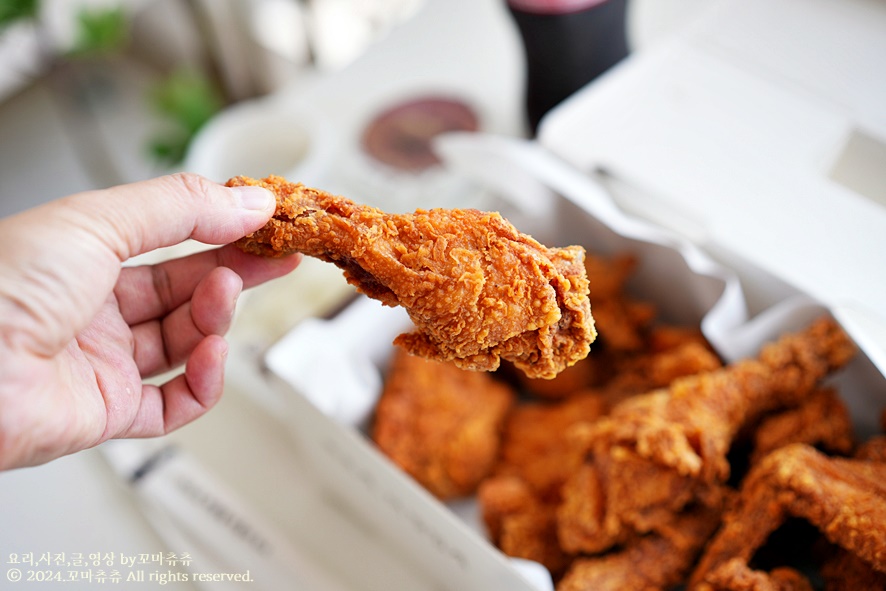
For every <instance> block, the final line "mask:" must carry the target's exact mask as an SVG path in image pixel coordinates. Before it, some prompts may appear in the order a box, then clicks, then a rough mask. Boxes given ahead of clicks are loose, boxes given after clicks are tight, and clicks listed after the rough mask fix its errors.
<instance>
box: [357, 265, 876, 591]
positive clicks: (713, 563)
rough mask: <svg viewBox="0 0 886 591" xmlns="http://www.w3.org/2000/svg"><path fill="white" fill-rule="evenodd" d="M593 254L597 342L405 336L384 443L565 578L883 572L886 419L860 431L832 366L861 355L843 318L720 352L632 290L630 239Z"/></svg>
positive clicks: (797, 578) (443, 493) (784, 580)
mask: <svg viewBox="0 0 886 591" xmlns="http://www.w3.org/2000/svg"><path fill="white" fill-rule="evenodd" d="M585 265H586V270H587V275H588V278H589V281H590V286H591V287H590V299H591V303H592V308H593V311H594V316H595V319H596V326H597V330H598V331H599V338H598V340H597V342H596V343H595V345H594V352H593V353H592V354H591V355H590V356H588V357H587V358H586V359H584V360H581V361H579V362H578V363H576V364H574V365H573V366H572V367H569V368H568V369H566V370H565V371H563V372H562V373H561V374H560V375H559V376H557V378H556V379H553V380H539V379H530V378H527V377H526V376H525V375H522V374H520V373H519V372H508V371H507V370H508V367H503V368H502V370H501V371H499V372H498V374H496V375H491V374H481V373H472V372H465V371H463V370H461V369H459V368H457V367H454V366H452V365H450V364H447V363H441V362H438V361H433V360H426V359H419V358H416V357H411V356H409V355H408V354H406V353H405V352H397V353H396V354H395V357H394V360H393V362H392V365H391V367H390V370H389V374H388V379H387V384H386V387H385V390H384V392H383V395H382V398H381V401H380V403H379V405H378V407H377V411H376V415H375V422H374V427H373V431H372V436H373V439H374V441H375V442H376V444H377V445H378V447H379V448H380V449H381V450H382V451H383V452H384V453H386V454H387V455H388V456H389V457H391V458H392V459H393V460H394V461H395V462H396V463H397V464H398V465H400V466H401V467H402V468H403V469H404V470H405V471H406V472H407V473H408V474H409V475H410V476H412V477H413V478H414V479H416V480H417V481H418V482H419V483H421V484H422V485H423V486H425V487H426V488H427V489H428V490H429V491H431V492H432V493H434V494H435V495H436V496H438V497H439V498H440V499H441V500H444V501H445V500H450V499H455V498H458V497H464V496H467V495H476V497H477V499H478V501H479V504H480V507H481V511H482V516H483V519H484V521H485V524H486V527H487V530H488V533H489V536H490V538H491V540H492V541H493V542H494V543H495V544H496V545H497V546H498V547H499V548H500V549H501V550H502V551H503V552H504V553H505V554H508V555H510V556H514V557H520V558H526V559H531V560H535V561H537V562H539V563H541V564H543V565H545V566H546V567H547V568H548V569H549V570H550V572H551V573H552V575H553V577H554V580H555V581H556V588H557V591H608V590H619V591H631V590H644V591H651V590H667V589H673V588H686V589H688V590H690V591H696V590H697V591H725V590H734V591H750V590H754V591H776V590H781V591H787V590H792V591H806V590H809V591H811V590H812V589H813V588H816V587H814V586H813V582H815V583H816V584H817V585H818V586H819V588H821V586H822V585H823V588H824V589H827V590H842V589H846V590H849V589H865V590H868V589H884V588H886V463H884V462H886V437H875V438H873V439H871V440H869V441H867V442H865V443H864V444H862V445H858V444H857V442H856V438H855V435H854V432H853V425H852V424H851V421H850V416H849V412H848V410H847V408H846V405H845V404H844V402H843V401H842V400H841V398H840V395H839V393H838V392H837V391H836V390H835V389H834V388H833V387H830V386H827V385H823V384H822V382H823V380H825V379H826V378H828V377H829V376H831V375H832V374H833V373H834V372H837V371H839V370H840V369H841V368H842V367H843V366H845V365H846V364H847V363H848V362H849V361H850V360H851V359H852V358H853V356H854V355H855V353H856V348H855V346H854V344H853V343H852V342H851V341H850V339H849V338H848V336H847V335H846V334H845V333H844V332H843V330H842V329H841V328H840V327H839V326H838V325H837V324H836V323H835V322H834V321H833V320H832V319H830V318H829V317H823V318H820V319H818V320H817V321H815V322H813V323H812V324H810V325H809V326H807V327H806V328H804V329H803V330H801V331H800V332H797V333H795V334H787V335H783V336H782V337H780V338H778V339H777V340H775V341H774V342H771V343H769V344H767V345H765V346H764V347H763V348H762V349H761V350H760V351H759V353H758V354H757V356H756V357H754V358H750V359H745V360H742V361H737V362H734V363H731V364H727V365H724V364H723V363H722V362H721V360H720V358H719V357H718V356H717V355H716V354H715V352H714V351H713V349H712V348H711V347H710V346H709V344H708V343H707V342H706V340H705V339H704V337H703V336H702V334H701V332H700V330H699V329H698V328H697V327H682V326H673V325H667V324H664V323H662V322H661V321H660V320H659V319H658V318H657V313H656V310H655V307H654V306H653V305H652V304H650V303H649V302H645V301H638V300H636V299H633V298H631V297H630V296H629V295H628V294H627V290H626V287H625V286H626V283H627V282H628V280H629V279H630V277H631V276H632V273H633V271H634V269H635V267H636V265H637V261H636V259H635V258H634V257H632V256H631V255H627V254H621V255H616V256H612V257H599V256H590V255H589V256H588V257H587V259H586V261H585ZM500 374H504V375H500ZM810 577H811V578H810Z"/></svg>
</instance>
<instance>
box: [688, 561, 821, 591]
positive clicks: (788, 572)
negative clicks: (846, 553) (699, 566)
mask: <svg viewBox="0 0 886 591" xmlns="http://www.w3.org/2000/svg"><path fill="white" fill-rule="evenodd" d="M705 584H706V585H709V591H813V587H812V583H810V582H809V579H808V578H806V577H805V576H804V575H803V574H802V573H800V572H799V571H797V570H795V569H793V568H790V567H779V568H775V569H772V571H771V572H768V573H767V572H763V571H759V570H753V569H752V568H750V567H749V566H748V565H747V563H746V562H744V561H742V560H740V559H733V560H730V561H728V562H726V563H725V564H722V565H720V566H719V567H718V568H717V570H716V571H715V572H713V573H711V574H710V575H709V576H708V578H707V581H706V583H705Z"/></svg>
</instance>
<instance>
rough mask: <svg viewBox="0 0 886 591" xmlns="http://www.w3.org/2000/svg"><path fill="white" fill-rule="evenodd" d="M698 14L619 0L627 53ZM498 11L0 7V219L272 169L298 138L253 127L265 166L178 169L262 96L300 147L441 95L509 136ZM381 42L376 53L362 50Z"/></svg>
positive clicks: (521, 119) (12, 1) (517, 44)
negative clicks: (624, 8)
mask: <svg viewBox="0 0 886 591" xmlns="http://www.w3.org/2000/svg"><path fill="white" fill-rule="evenodd" d="M516 4H517V5H519V4H520V3H519V2H517V3H516ZM530 4H531V3H530ZM553 4H556V3H553ZM567 4H568V3H567ZM592 4H593V3H592ZM620 4H624V3H623V2H621V3H620ZM703 4H706V3H705V2H701V1H700V0H655V1H651V0H646V1H644V0H634V1H633V2H631V3H629V6H628V9H629V12H630V14H629V21H628V23H627V27H628V36H629V37H630V42H631V45H632V46H633V47H637V46H641V45H646V44H651V43H653V42H654V41H656V40H657V39H658V38H660V37H662V36H665V35H666V34H667V33H668V32H669V31H671V30H673V29H675V28H677V27H679V26H680V25H681V24H682V22H683V21H684V20H686V19H688V18H690V17H692V16H694V15H695V13H697V12H698V11H699V8H700V6H701V5H703ZM512 17H513V15H512V14H508V10H507V7H506V4H505V1H504V0H482V1H476V2H464V1H458V2H440V1H435V0H214V1H209V0H156V1H147V0H0V129H2V134H0V215H8V214H11V213H14V212H16V211H20V210H21V209H23V208H25V207H28V206H30V205H33V204H36V203H40V202H42V201H46V200H49V199H53V198H56V197H60V196H62V195H66V194H70V193H73V192H76V191H80V190H84V189H90V188H96V187H105V186H110V185H114V184H118V183H122V182H130V181H134V180H139V179H143V178H147V177H150V176H154V175H158V174H162V173H165V172H169V171H174V170H181V169H183V168H187V167H188V166H189V165H190V166H191V168H195V167H196V168H203V170H198V172H203V173H208V174H210V175H212V174H251V173H253V172H255V173H262V172H264V173H267V172H277V173H280V174H283V173H285V172H288V168H287V165H288V164H291V162H288V161H287V157H286V154H285V152H286V150H289V151H290V152H291V153H292V159H293V161H294V160H298V159H299V158H302V157H304V156H305V154H304V153H299V151H301V152H304V151H305V150H306V147H305V144H304V142H303V141H302V143H299V141H300V140H299V138H298V137H290V138H289V139H288V140H286V139H285V138H280V137H276V135H282V132H280V131H278V132H277V134H275V137H268V134H267V132H266V131H265V130H264V129H262V128H261V126H262V125H266V123H265V120H266V119H269V117H266V118H263V119H262V118H259V119H262V120H261V121H256V122H255V123H254V125H253V124H250V125H249V126H250V127H251V128H252V130H253V132H254V133H253V134H252V135H255V134H256V133H257V134H264V135H265V138H264V140H265V150H264V151H263V152H262V153H260V154H258V156H257V158H258V160H259V161H262V162H266V163H268V164H269V165H270V166H269V167H270V168H271V169H272V170H260V171H254V170H245V169H246V168H249V166H247V165H246V163H245V161H244V160H242V159H240V158H233V160H232V162H231V165H232V168H231V169H224V167H222V169H220V170H216V169H214V168H213V167H211V166H209V164H207V163H206V160H207V159H209V160H213V161H214V164H218V163H219V159H220V158H221V156H219V155H217V154H212V155H208V154H203V153H201V154H199V155H197V156H196V157H194V159H192V160H191V161H189V160H188V156H189V148H190V147H191V146H192V143H193V141H194V139H195V137H196V136H197V135H198V132H199V131H200V130H201V129H203V128H204V126H205V125H206V124H207V123H209V122H210V121H212V120H213V119H214V118H216V117H218V116H219V115H220V114H223V113H225V112H226V111H227V110H230V109H232V108H233V107H236V106H237V105H243V104H252V103H255V102H256V101H260V100H261V99H263V98H267V97H273V98H274V99H280V100H277V103H276V105H275V107H274V108H273V109H268V110H270V111H271V112H272V115H273V116H274V117H277V118H278V119H284V120H285V119H286V117H287V114H290V113H294V112H298V113H301V114H302V115H303V117H302V119H308V120H316V119H317V118H321V117H322V118H325V119H323V121H324V124H325V127H326V129H321V130H319V131H316V130H315V131H316V132H317V133H319V134H321V135H322V136H323V137H322V138H320V139H317V138H314V142H315V143H314V145H312V146H311V148H312V151H313V152H317V151H322V149H323V145H324V142H325V146H326V148H325V149H326V150H327V152H328V151H329V150H335V148H332V146H331V144H334V143H335V142H336V141H340V142H345V143H348V142H350V143H352V144H353V143H359V141H360V140H359V136H360V134H361V132H362V131H364V128H365V127H366V125H367V124H368V121H369V120H370V119H371V118H372V116H373V115H374V114H377V113H380V112H383V111H384V110H385V109H387V108H389V107H393V106H396V105H397V103H399V102H401V101H404V102H409V101H410V100H415V99H425V98H436V99H439V98H441V97H442V98H443V99H454V100H449V102H450V103H451V102H458V103H459V105H456V107H458V106H461V107H463V108H462V111H466V112H467V116H468V117H469V118H473V119H474V121H473V122H467V123H464V122H459V121H455V122H452V121H449V119H451V118H452V117H458V114H447V113H442V114H438V118H442V119H443V120H445V121H444V123H443V124H444V125H448V126H450V127H451V126H452V125H455V126H460V125H464V124H466V125H468V126H471V125H475V126H479V127H480V128H482V129H483V130H487V131H494V132H500V133H505V134H514V135H525V134H527V133H530V132H531V131H530V126H529V124H528V123H527V117H526V114H525V105H524V101H523V94H524V90H525V89H524V86H525V71H526V56H525V54H524V52H523V50H522V47H521V45H522V43H521V38H520V32H519V30H518V28H517V23H516V21H515V19H514V18H512ZM564 31H567V29H563V30H561V31H560V32H556V33H555V37H556V38H559V36H561V35H564V34H565V33H564ZM548 34H549V35H550V33H548ZM391 37H394V38H395V39H394V40H393V41H392V40H391ZM398 37H399V39H398ZM584 38H587V37H586V36H585V37H584ZM385 40H387V41H388V44H387V45H389V46H390V47H391V49H390V50H388V49H380V50H379V51H378V55H374V56H373V55H371V54H372V53H373V52H372V50H373V48H376V47H377V46H379V45H380V44H381V45H385V44H383V43H382V41H385ZM566 41H567V42H569V40H568V39H566ZM550 42H551V39H550V38H549V39H548V40H547V41H546V42H545V43H550ZM572 42H573V43H574V42H575V41H574V40H573V41H572ZM406 47H408V48H409V49H408V50H405V49H404V48H406ZM612 61H616V60H612ZM281 97H282V98H281ZM267 104H268V103H263V105H265V106H267ZM448 107H449V108H450V109H451V108H453V105H451V104H449V105H448ZM430 108H431V109H434V108H435V107H433V106H432V107H430ZM437 108H439V107H437ZM442 108H443V109H445V108H447V105H444V107H442ZM462 115H463V116H464V113H462ZM447 118H449V119H447ZM438 124H439V122H438ZM300 127H304V126H303V125H302V126H300ZM304 131H305V130H304V129H301V128H300V129H299V130H298V131H297V132H294V136H297V135H298V134H303V133H304ZM280 142H283V144H280ZM287 142H288V143H287ZM281 145H282V146H283V147H282V148H281ZM345 151H346V150H345ZM341 152H342V150H341V149H339V150H337V151H336V153H338V154H340V153H341ZM227 157H229V158H232V157H231V156H230V154H228V156H227ZM281 158H282V160H281ZM254 160H255V158H253V161H254ZM375 164H378V162H375ZM275 165H277V169H276V170H273V168H274V166H275ZM373 167H374V165H373V164H372V163H369V164H367V163H366V162H365V161H364V160H363V159H360V158H357V159H356V160H355V159H354V158H351V159H345V162H344V163H343V164H340V165H339V168H341V169H343V174H342V175H339V176H344V177H348V176H349V175H350V176H351V177H354V176H360V175H361V174H362V176H363V177H364V178H362V179H357V180H356V181H355V182H352V183H351V185H350V186H349V185H347V184H345V185H344V186H343V187H342V188H343V189H350V190H354V187H353V185H354V184H355V183H357V184H359V185H361V186H362V187H365V189H366V190H365V192H367V193H371V192H373V191H376V190H381V189H382V188H383V187H385V186H386V185H385V183H386V182H388V181H389V180H390V174H391V173H392V172H393V171H391V170H388V171H387V173H388V174H387V176H385V172H386V171H385V170H381V174H382V175H383V177H382V179H381V180H380V179H378V178H377V175H378V174H379V171H378V170H375V171H373V170H371V169H372V168H373ZM327 168H328V167H327ZM367 169H369V170H367ZM413 172H414V170H413ZM216 180H225V179H224V178H221V177H219V178H217V179H216ZM367 183H368V185H367ZM388 184H389V183H388ZM411 188H412V187H409V188H407V189H406V190H409V189H411ZM361 192H363V191H361Z"/></svg>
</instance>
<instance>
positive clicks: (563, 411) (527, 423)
mask: <svg viewBox="0 0 886 591" xmlns="http://www.w3.org/2000/svg"><path fill="white" fill-rule="evenodd" d="M607 408H608V407H607V403H606V400H605V399H604V398H603V397H602V396H600V395H598V394H596V393H594V392H588V391H585V392H581V393H578V394H576V395H575V396H573V397H571V398H567V399H566V400H563V401H560V402H555V403H535V402H533V403H522V404H519V405H517V406H515V407H514V409H513V410H512V411H511V413H510V415H509V416H508V418H507V421H506V423H505V428H504V433H503V436H502V444H501V453H500V459H499V461H498V462H497V464H496V466H495V469H494V473H495V474H498V475H511V476H518V477H519V478H521V479H522V480H523V481H524V482H525V483H526V484H528V485H529V486H530V487H531V488H532V490H533V491H534V493H535V494H536V495H538V496H539V497H540V498H542V499H544V500H546V501H549V502H556V501H558V500H559V499H560V488H561V487H562V486H563V483H564V482H565V481H566V480H567V478H569V475H570V474H572V473H573V472H574V471H575V470H576V469H578V467H579V466H581V464H582V462H583V460H584V453H583V450H582V449H581V448H578V447H577V446H575V445H574V443H573V442H572V441H571V439H570V437H569V430H570V428H571V427H572V426H574V425H576V424H580V423H586V422H592V421H595V420H597V419H598V418H600V417H601V416H603V414H604V413H605V412H606V411H607Z"/></svg>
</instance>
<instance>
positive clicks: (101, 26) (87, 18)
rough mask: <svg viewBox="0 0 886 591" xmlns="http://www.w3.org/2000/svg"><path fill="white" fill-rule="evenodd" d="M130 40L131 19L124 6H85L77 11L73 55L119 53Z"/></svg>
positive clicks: (90, 55)
mask: <svg viewBox="0 0 886 591" xmlns="http://www.w3.org/2000/svg"><path fill="white" fill-rule="evenodd" d="M128 42H129V19H128V18H127V16H126V12H125V11H124V10H123V7H122V6H116V7H111V8H92V9H90V8H84V9H82V10H80V11H79V12H78V13H77V37H76V39H75V41H74V46H73V47H72V48H71V51H70V52H69V54H68V55H69V56H71V57H98V56H107V55H112V54H115V53H118V52H120V51H122V50H123V49H125V48H126V45H127V43H128Z"/></svg>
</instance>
